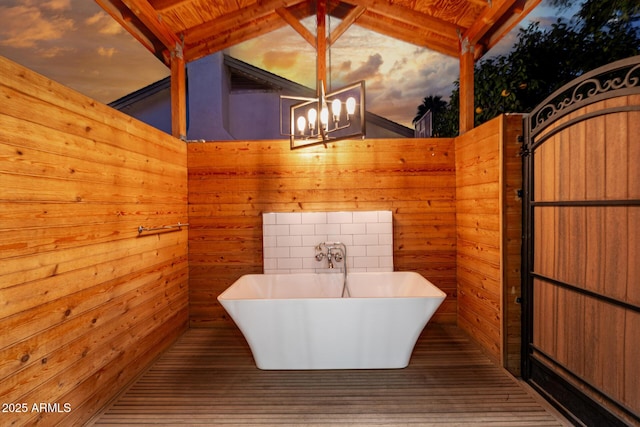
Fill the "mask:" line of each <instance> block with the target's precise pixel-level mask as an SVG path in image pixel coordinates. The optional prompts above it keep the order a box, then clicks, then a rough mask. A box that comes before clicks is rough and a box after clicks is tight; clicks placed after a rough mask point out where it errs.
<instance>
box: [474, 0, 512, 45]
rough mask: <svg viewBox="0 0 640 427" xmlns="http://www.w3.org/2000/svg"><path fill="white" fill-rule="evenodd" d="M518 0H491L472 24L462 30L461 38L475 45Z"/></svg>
mask: <svg viewBox="0 0 640 427" xmlns="http://www.w3.org/2000/svg"><path fill="white" fill-rule="evenodd" d="M517 1H518V0H492V1H491V6H490V7H488V8H486V9H485V10H484V11H483V12H482V13H481V14H480V16H478V18H477V19H476V20H475V22H474V23H473V25H471V27H469V28H468V29H467V30H466V31H463V32H462V38H463V39H468V40H469V44H471V46H474V45H476V44H477V43H478V42H480V40H481V39H482V38H483V37H484V36H485V35H486V34H487V33H488V32H489V31H490V30H491V28H492V27H493V25H494V24H495V23H496V22H497V21H499V20H500V19H501V18H502V17H503V16H504V14H505V13H508V12H509V10H510V9H511V8H512V7H513V5H514V4H515V3H516V2H517Z"/></svg>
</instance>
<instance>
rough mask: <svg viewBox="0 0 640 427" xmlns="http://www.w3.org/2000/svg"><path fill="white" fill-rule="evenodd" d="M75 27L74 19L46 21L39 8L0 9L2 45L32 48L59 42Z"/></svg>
mask: <svg viewBox="0 0 640 427" xmlns="http://www.w3.org/2000/svg"><path fill="white" fill-rule="evenodd" d="M74 27H75V25H74V21H73V20H72V19H66V18H63V17H54V18H50V19H46V18H45V17H43V15H42V12H41V11H40V9H38V8H37V7H33V6H14V7H0V45H2V46H11V47H18V48H31V47H34V46H36V44H37V43H38V42H41V41H48V40H57V39H60V38H62V37H63V35H64V34H65V33H66V32H67V31H71V30H73V29H74Z"/></svg>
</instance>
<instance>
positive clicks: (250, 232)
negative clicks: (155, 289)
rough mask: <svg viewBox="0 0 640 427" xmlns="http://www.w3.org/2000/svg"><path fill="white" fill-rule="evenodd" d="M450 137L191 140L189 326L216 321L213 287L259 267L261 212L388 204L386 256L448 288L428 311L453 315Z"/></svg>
mask: <svg viewBox="0 0 640 427" xmlns="http://www.w3.org/2000/svg"><path fill="white" fill-rule="evenodd" d="M453 150H454V146H453V140H452V139H423V140H421V139H415V140H414V139H407V140H382V139H376V140H356V141H341V142H338V143H336V144H329V145H327V147H326V148H325V147H324V146H317V147H310V148H305V149H300V150H295V151H291V150H290V149H289V143H288V141H251V142H221V143H215V142H211V143H192V144H189V145H188V166H189V221H190V224H191V227H190V229H189V268H190V286H189V292H190V312H191V316H190V319H191V326H194V327H198V326H206V325H211V324H214V323H215V322H219V321H225V319H226V315H225V312H224V309H222V307H220V306H219V305H218V303H217V301H216V296H217V295H218V294H220V293H221V292H222V291H223V290H224V289H226V288H227V287H228V286H229V285H231V284H232V283H233V282H234V281H235V280H236V279H237V278H239V277H240V276H241V275H243V274H247V273H261V272H262V222H261V221H262V218H261V214H262V212H269V211H275V212H302V211H341V210H352V211H356V210H391V211H393V220H394V224H393V225H394V236H393V238H394V242H393V243H394V266H395V269H396V270H411V271H417V272H419V273H420V274H422V275H424V276H425V277H426V278H428V279H429V280H431V281H432V282H433V283H434V284H436V285H437V286H438V287H440V288H441V289H442V290H443V291H445V292H446V293H447V295H448V297H447V300H446V301H445V302H444V303H443V305H442V306H441V308H440V310H439V311H438V313H436V315H435V317H434V319H433V320H434V321H440V322H455V319H456V268H455V263H456V259H455V258H456V240H455V208H456V203H455V185H456V180H455V161H454V151H453Z"/></svg>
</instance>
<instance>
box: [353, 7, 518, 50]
mask: <svg viewBox="0 0 640 427" xmlns="http://www.w3.org/2000/svg"><path fill="white" fill-rule="evenodd" d="M511 1H515V0H511ZM345 2H346V3H349V4H352V5H355V6H362V7H364V8H366V9H367V12H369V11H371V12H375V13H377V14H379V15H382V16H385V17H387V18H391V19H393V20H395V21H399V22H402V23H405V24H409V25H412V26H414V27H416V28H425V29H428V30H429V31H430V32H432V33H434V34H437V35H439V36H441V37H445V38H448V39H451V40H454V41H456V42H457V40H458V32H459V31H464V30H466V29H465V28H460V27H459V26H457V25H455V24H452V23H450V22H447V21H444V20H442V19H438V18H434V17H433V16H430V15H427V14H425V13H422V12H418V11H416V10H413V9H409V8H406V7H404V6H399V5H396V4H392V3H391V2H389V1H387V0H345ZM373 30H374V31H375V29H373ZM391 37H393V36H391Z"/></svg>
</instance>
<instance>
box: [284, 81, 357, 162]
mask: <svg viewBox="0 0 640 427" xmlns="http://www.w3.org/2000/svg"><path fill="white" fill-rule="evenodd" d="M364 85H365V83H364V81H360V82H357V83H354V84H351V85H349V86H346V87H344V88H342V89H338V90H336V91H334V92H331V93H326V94H325V91H324V82H323V81H322V80H321V81H319V82H318V87H319V92H320V94H319V96H318V97H317V98H307V97H300V96H286V95H282V96H280V117H281V126H282V123H283V122H286V117H285V116H284V115H283V114H282V113H283V111H284V110H285V108H283V103H284V102H287V101H286V100H289V101H302V102H298V103H296V104H293V105H290V106H289V129H290V131H289V132H288V133H286V132H284V131H283V130H282V128H281V133H282V134H283V135H286V136H289V138H290V141H291V148H292V149H293V148H300V147H303V146H307V145H312V144H323V143H326V142H328V141H337V140H340V139H346V138H355V137H359V136H361V137H364V134H365V120H364V108H363V107H364V96H365V86H364Z"/></svg>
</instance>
